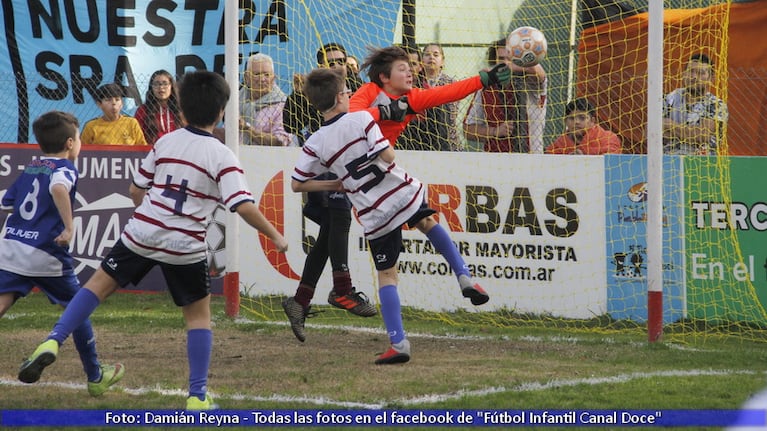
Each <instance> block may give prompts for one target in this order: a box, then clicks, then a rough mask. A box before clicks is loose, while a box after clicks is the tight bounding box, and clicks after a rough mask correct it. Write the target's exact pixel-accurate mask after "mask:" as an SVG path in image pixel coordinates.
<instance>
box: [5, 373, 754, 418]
mask: <svg viewBox="0 0 767 431" xmlns="http://www.w3.org/2000/svg"><path fill="white" fill-rule="evenodd" d="M738 374H741V375H742V374H747V375H750V374H753V375H756V374H760V373H757V372H754V371H752V370H667V371H657V372H650V373H630V374H619V375H616V376H605V377H587V378H582V379H555V380H550V381H548V382H543V383H541V382H529V383H523V384H521V385H517V386H512V387H505V386H494V387H489V388H484V389H475V390H470V391H468V390H460V391H456V392H450V393H444V394H427V395H421V396H418V397H412V398H401V399H397V400H389V401H381V402H377V403H357V402H349V401H338V400H333V399H330V398H326V397H295V396H287V395H279V394H273V395H270V396H266V397H265V396H256V395H249V394H234V395H221V394H216V393H214V392H211V393H210V394H211V396H212V397H213V399H215V400H217V401H220V400H227V399H228V400H237V401H254V402H266V401H269V402H284V403H295V402H301V403H306V404H315V405H317V406H334V407H343V408H348V409H362V410H380V409H384V408H386V406H387V405H391V404H396V405H401V406H404V407H417V406H418V405H422V404H427V403H437V402H443V401H449V400H455V399H459V398H464V397H481V396H485V395H490V394H497V393H509V394H514V393H521V392H533V391H545V390H549V389H555V388H564V387H572V386H577V385H591V386H597V385H603V384H619V383H627V382H630V381H632V380H639V379H647V378H654V377H696V376H729V375H738ZM0 386H16V387H21V386H29V385H27V384H25V383H21V382H19V381H18V380H11V379H8V378H5V377H0ZM35 386H37V387H43V388H45V387H55V388H59V389H71V390H79V391H85V390H86V385H85V384H83V383H71V382H41V383H36V384H35ZM117 390H120V391H122V392H124V393H127V394H130V395H136V396H141V395H145V394H147V393H155V394H159V395H163V396H174V397H176V396H177V397H186V396H187V393H186V391H185V390H181V389H163V388H159V387H155V388H149V387H147V388H120V389H117Z"/></svg>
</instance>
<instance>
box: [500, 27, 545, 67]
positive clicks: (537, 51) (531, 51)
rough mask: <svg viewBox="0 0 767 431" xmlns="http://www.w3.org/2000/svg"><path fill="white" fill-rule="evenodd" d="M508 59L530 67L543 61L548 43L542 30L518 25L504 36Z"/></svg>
mask: <svg viewBox="0 0 767 431" xmlns="http://www.w3.org/2000/svg"><path fill="white" fill-rule="evenodd" d="M506 49H508V50H509V59H510V60H511V62H512V63H514V64H516V65H517V66H520V67H532V66H535V65H536V64H538V63H540V62H541V61H543V59H544V58H546V53H547V52H548V43H547V42H546V36H544V35H543V32H542V31H540V30H538V29H537V28H535V27H519V28H517V29H515V30H514V31H512V32H511V33H510V34H509V37H508V38H506Z"/></svg>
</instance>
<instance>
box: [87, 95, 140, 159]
mask: <svg viewBox="0 0 767 431" xmlns="http://www.w3.org/2000/svg"><path fill="white" fill-rule="evenodd" d="M94 100H95V101H96V105H97V106H98V107H99V109H101V112H102V113H103V114H102V115H101V117H98V118H94V119H92V120H90V121H88V122H87V123H85V127H83V133H82V136H81V137H80V138H81V140H82V143H83V144H84V145H147V142H146V139H145V138H144V132H143V131H142V130H141V126H140V125H139V123H138V121H136V119H135V118H133V117H129V116H127V115H123V114H122V109H123V89H122V87H120V85H119V84H115V83H110V84H104V85H102V86H101V87H99V88H97V89H96V95H95V96H94Z"/></svg>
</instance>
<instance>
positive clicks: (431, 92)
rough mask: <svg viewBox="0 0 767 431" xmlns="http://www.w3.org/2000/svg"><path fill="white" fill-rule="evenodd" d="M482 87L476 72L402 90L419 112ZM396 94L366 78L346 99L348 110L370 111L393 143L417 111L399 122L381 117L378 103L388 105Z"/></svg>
mask: <svg viewBox="0 0 767 431" xmlns="http://www.w3.org/2000/svg"><path fill="white" fill-rule="evenodd" d="M481 88H482V81H481V80H480V78H479V75H476V76H473V77H471V78H466V79H463V80H460V81H456V82H454V83H452V84H447V85H441V86H439V87H432V88H413V89H411V90H410V91H408V92H407V93H405V94H403V96H407V101H408V104H409V105H410V108H411V109H412V110H413V111H415V112H417V113H421V112H423V111H425V110H426V109H429V108H433V107H435V106H439V105H443V104H445V103H450V102H455V101H457V100H461V99H463V98H464V97H466V96H468V95H470V94H473V93H474V92H475V91H477V90H479V89H481ZM399 97H401V96H392V95H390V94H388V93H387V92H385V91H384V90H383V88H381V87H379V86H378V84H375V83H373V82H368V83H367V84H365V85H363V86H362V87H360V89H359V90H357V91H355V92H354V95H353V96H352V98H351V100H350V101H349V112H355V111H362V110H367V111H368V112H370V114H371V115H373V118H374V119H375V121H376V122H377V123H378V126H379V127H380V128H381V132H382V133H383V135H384V137H385V138H386V139H388V140H389V144H390V145H392V146H394V144H395V142H397V138H398V137H399V135H400V134H402V131H403V130H405V126H407V123H409V122H410V120H412V119H413V118H415V116H416V114H408V115H407V116H406V117H405V121H403V122H401V123H400V122H397V121H391V120H384V121H381V116H380V114H379V112H378V107H377V106H378V105H388V104H389V103H391V100H392V99H398V98H399Z"/></svg>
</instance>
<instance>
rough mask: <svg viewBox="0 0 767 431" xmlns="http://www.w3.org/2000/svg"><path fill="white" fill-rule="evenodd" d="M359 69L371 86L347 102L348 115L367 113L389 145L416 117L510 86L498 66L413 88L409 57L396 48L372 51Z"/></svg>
mask: <svg viewBox="0 0 767 431" xmlns="http://www.w3.org/2000/svg"><path fill="white" fill-rule="evenodd" d="M362 69H367V75H368V77H369V78H370V82H368V83H367V84H364V85H363V86H362V87H360V89H359V90H357V91H356V92H355V93H354V95H353V96H352V98H351V101H350V102H349V112H355V111H362V110H367V111H368V112H370V114H372V115H373V119H375V120H376V122H377V123H378V126H379V127H380V128H381V131H382V132H383V135H384V137H385V138H386V139H388V140H389V143H391V145H394V143H395V142H396V141H397V137H398V136H399V135H400V134H401V133H402V131H403V130H405V126H407V123H409V122H410V121H411V120H412V119H414V118H415V117H416V114H419V113H422V112H423V111H425V110H426V109H429V108H433V107H435V106H439V105H443V104H445V103H450V102H455V101H458V100H461V99H463V98H464V97H466V96H468V95H470V94H474V92H475V91H477V90H481V89H482V88H485V87H488V86H492V85H495V84H501V85H503V86H505V85H509V82H510V80H511V71H510V70H509V68H508V66H506V64H503V63H501V64H497V65H495V66H494V67H493V68H492V69H489V70H482V71H480V72H479V74H478V75H476V76H472V77H471V78H466V79H463V80H460V81H456V82H454V83H452V84H447V85H441V86H438V87H432V88H414V87H413V78H414V76H413V73H412V71H411V70H410V62H409V57H408V55H407V52H405V50H404V49H402V48H400V47H398V46H390V47H386V48H376V49H371V50H370V52H369V54H368V56H367V57H366V58H365V62H364V63H363V64H362ZM403 97H404V99H402V98H403ZM395 101H396V102H398V103H395Z"/></svg>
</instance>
